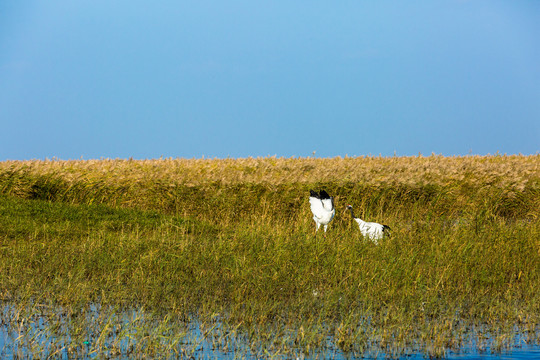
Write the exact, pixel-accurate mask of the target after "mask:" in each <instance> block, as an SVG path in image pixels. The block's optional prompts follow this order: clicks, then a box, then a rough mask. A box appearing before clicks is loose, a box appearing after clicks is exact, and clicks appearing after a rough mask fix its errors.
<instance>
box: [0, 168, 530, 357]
mask: <svg viewBox="0 0 540 360" xmlns="http://www.w3.org/2000/svg"><path fill="white" fill-rule="evenodd" d="M270 160H271V159H270ZM122 164H123V166H124V167H123V168H122V169H123V170H122V171H124V172H126V173H129V172H128V171H127V170H126V169H129V167H128V165H126V164H124V163H122ZM239 164H240V165H241V164H242V163H241V162H240V163H239ZM143 165H145V166H146V165H148V164H147V163H144V164H143ZM206 166H210V165H209V164H206ZM395 166H397V165H395ZM482 166H484V165H482ZM253 168H254V169H257V167H256V166H255V167H253ZM133 169H134V171H136V170H137V167H134V168H133ZM63 170H64V171H67V170H66V169H63V168H57V174H53V175H51V174H48V175H47V176H45V175H40V176H38V175H35V174H33V173H25V172H24V171H15V172H12V173H7V172H4V173H0V189H2V191H3V192H4V193H7V194H13V195H18V196H20V197H26V198H33V199H35V200H24V199H21V198H20V197H13V196H12V195H9V196H6V195H4V196H0V273H1V274H2V276H1V277H0V296H1V297H2V298H3V299H4V300H5V301H8V302H9V303H10V304H12V305H13V306H14V307H15V308H16V309H18V310H17V311H19V315H18V316H19V318H17V317H15V316H11V315H10V316H9V317H4V316H3V317H2V319H3V320H4V321H5V319H10V320H9V326H15V325H17V324H19V325H20V324H21V321H22V320H21V319H26V320H25V321H26V322H28V321H31V316H33V315H32V314H34V315H35V314H39V313H40V312H45V313H47V319H48V321H47V331H52V330H51V329H53V330H54V329H63V328H65V327H68V328H69V331H68V330H65V331H66V332H69V339H68V341H67V342H66V341H64V342H59V344H63V345H62V346H66V348H69V347H70V346H71V347H73V348H74V350H73V351H79V352H80V351H82V350H81V349H83V348H78V347H77V346H81V345H80V344H81V343H84V341H89V344H91V345H92V346H93V347H92V346H91V347H90V348H88V351H112V352H111V353H108V354H109V355H114V353H115V352H117V351H120V352H122V351H123V352H127V350H126V349H128V348H129V346H127V345H126V346H125V349H122V346H123V345H122V341H127V340H125V339H134V340H133V342H132V343H130V344H133V346H134V347H137V348H136V350H137V351H144V352H147V353H149V354H152V353H156V354H157V353H173V354H174V353H175V352H178V351H181V349H182V348H183V349H184V350H185V351H188V350H186V349H188V346H187V345H186V346H184V347H182V346H181V345H179V344H182V342H183V341H185V338H183V337H182V336H184V335H182V334H184V332H185V331H187V330H186V327H185V326H184V325H181V324H182V321H183V320H194V319H196V320H198V321H200V324H201V329H202V330H201V333H204V332H205V331H206V332H207V333H206V335H207V336H206V338H205V339H206V340H207V341H210V342H212V344H216V346H217V344H221V345H220V346H222V347H227V346H230V344H234V342H233V340H232V339H236V338H238V339H245V340H246V341H247V342H246V343H247V344H253V349H254V350H256V351H260V352H261V354H262V355H264V354H265V353H264V351H266V352H268V353H269V354H282V353H295V351H311V350H313V349H317V348H324V347H325V346H328V344H329V342H330V343H331V344H333V345H334V346H336V347H337V348H339V349H342V350H344V351H352V352H361V351H364V350H366V349H370V350H371V351H381V352H385V353H389V354H395V353H400V352H402V351H407V349H420V350H421V351H424V352H426V353H427V354H432V355H440V354H444V351H445V349H452V348H460V347H461V346H466V345H467V344H471V343H472V344H475V346H478V347H482V346H485V341H484V342H482V340H481V339H480V338H478V339H473V338H472V336H473V335H472V332H471V330H470V329H471V328H473V327H474V328H475V329H480V331H477V332H476V333H478V334H489V335H490V339H492V343H491V346H492V348H494V349H497V348H499V349H504V347H505V346H506V345H507V344H510V343H512V338H511V336H510V335H511V334H512V333H513V332H514V330H515V329H514V326H516V325H517V326H518V327H519V328H520V329H521V330H531V332H529V333H527V334H528V336H530V338H531V340H534V341H538V322H539V319H538V314H540V311H539V310H540V309H539V305H538V304H540V301H539V300H540V299H539V297H540V296H539V295H538V291H537V289H538V288H539V285H540V260H539V259H540V252H539V251H540V244H539V240H538V239H540V226H539V221H538V210H537V209H538V207H535V206H536V205H538V204H539V203H540V201H539V198H540V196H539V194H540V192H539V190H538V187H537V186H538V180H537V179H536V180H534V177H533V178H532V180H531V179H529V181H528V182H526V183H522V182H521V181H519V178H518V177H516V178H515V179H514V180H515V183H516V184H517V185H515V186H514V185H511V184H504V186H502V187H501V186H498V185H497V186H487V183H486V184H484V185H482V184H481V183H479V184H473V183H468V184H467V186H460V183H459V181H458V182H456V181H454V182H451V181H450V182H449V183H448V184H447V185H441V183H444V181H443V180H444V179H443V180H441V179H439V180H438V182H437V183H435V182H434V183H433V184H429V183H428V184H423V185H421V184H412V185H410V184H409V185H407V184H405V182H402V183H400V184H397V185H396V186H389V185H388V184H386V185H385V186H381V187H377V186H376V184H375V183H361V184H353V183H350V182H329V183H312V184H307V183H306V184H302V183H290V184H288V183H276V184H268V183H266V184H265V183H241V182H240V183H236V184H224V183H212V182H211V183H206V184H199V185H196V186H195V185H194V186H191V187H187V186H183V185H180V184H175V183H174V182H171V183H163V181H164V180H163V181H161V180H159V179H160V177H159V174H157V173H150V174H149V175H148V176H149V177H150V178H153V182H148V183H145V184H139V183H137V182H133V183H132V184H131V185H130V186H131V187H128V188H123V187H118V186H116V185H115V183H114V181H113V180H112V179H111V174H106V175H104V177H103V179H102V180H99V178H96V177H93V178H91V179H90V180H88V179H86V178H84V176H83V177H82V180H80V181H79V182H77V181H75V180H73V179H71V180H70V181H67V180H65V178H64V177H63V176H64V175H62V171H63ZM238 171H244V170H238ZM254 171H255V170H254ZM282 171H285V170H283V169H282ZM306 171H309V169H308V170H306ZM473 173H474V171H473ZM71 174H73V172H71ZM527 174H529V175H528V176H529V177H530V176H531V175H530V172H527ZM248 175H249V176H251V175H252V172H250V173H249V174H248ZM94 176H95V174H94ZM125 176H127V175H125ZM246 176H247V175H246ZM471 176H472V175H471ZM536 176H537V177H538V175H536ZM75 178H76V177H75ZM156 178H157V179H156ZM163 179H165V178H163ZM488 179H491V178H489V177H488ZM87 180H88V181H87ZM167 181H170V180H167ZM316 181H318V180H317V179H314V182H316ZM475 181H476V180H475ZM524 184H525V185H524ZM535 184H536V185H535ZM143 185H144V186H143ZM312 186H316V187H323V186H324V187H326V188H327V189H329V190H330V191H331V193H332V194H334V195H335V196H336V204H337V205H338V212H337V214H336V218H335V220H334V221H333V222H332V223H331V225H330V227H329V231H328V233H327V237H326V238H324V237H323V236H321V235H322V234H319V235H317V237H315V236H314V233H313V230H314V225H313V223H312V220H311V216H310V213H309V205H308V204H307V195H306V194H308V191H307V190H308V189H309V188H310V187H312ZM135 189H138V190H137V191H135ZM40 199H41V200H40ZM47 200H48V201H47ZM348 202H352V203H353V205H355V208H357V209H358V210H357V211H358V214H359V215H360V216H362V217H365V218H366V219H367V220H375V221H384V222H385V223H388V224H389V225H390V226H391V227H392V229H393V232H392V236H391V237H390V238H387V239H385V241H382V242H381V245H379V246H374V245H373V244H372V243H370V242H369V241H364V240H362V239H361V238H360V234H359V231H358V229H357V228H356V227H354V226H353V224H351V221H350V218H349V217H348V216H349V215H348V214H347V213H345V212H344V211H343V210H344V209H342V207H344V206H345V204H346V203H348ZM69 203H71V204H69ZM94 204H95V205H94ZM115 205H122V206H124V208H117V207H115ZM88 304H99V305H100V306H103V307H104V308H105V309H113V310H114V311H113V310H107V311H100V312H99V316H98V318H99V319H100V320H99V321H95V322H93V323H92V322H88V321H89V318H88V316H90V315H89V314H91V313H92V312H91V311H89V308H88ZM109 307H111V308H109ZM58 308H61V309H63V310H62V314H66V315H65V316H64V317H59V316H57V315H55V314H56V313H55V311H56V310H53V309H58ZM133 308H140V309H144V311H142V310H141V312H140V314H144V315H141V319H139V320H137V321H135V320H133V321H131V322H132V323H133V324H132V325H131V329H142V328H145V329H146V330H144V331H142V330H141V331H135V332H130V331H131V330H127V329H128V328H130V326H127V325H126V324H125V321H124V320H122V319H121V317H122V315H119V314H122V311H123V310H125V309H133ZM43 309H49V310H47V311H45V310H43ZM25 312H26V313H25ZM149 313H150V314H154V315H155V316H156V317H157V319H158V321H157V322H152V321H150V320H149V317H148V316H149V315H147V314H149ZM17 319H19V320H17ZM51 319H52V321H51ZM65 319H69V321H68V322H65ZM217 319H219V324H220V325H219V326H215V322H216V321H217ZM182 326H184V327H182ZM156 329H159V331H158V330H156ZM167 329H168V330H167ZM182 329H184V330H182ZM54 331H57V330H54ZM155 331H158V333H159V334H161V335H159V334H158V333H156V332H155ZM147 333H148V334H147ZM119 334H120V335H121V336H120V335H119ZM144 334H147V336H146V337H145V335H144ZM152 334H153V335H152ZM115 336H116V337H115ZM328 336H330V340H329V338H328ZM38 338H39V337H38V336H36V335H35V334H34V335H31V334H30V335H25V336H24V337H23V338H21V339H24V340H25V341H29V342H30V343H32V341H34V342H33V343H32V344H34V345H32V346H41V345H36V344H37V342H36V341H35V340H36V339H38ZM64 339H65V337H64ZM88 339H90V340H88ZM120 339H124V340H120ZM228 344H229V345H228ZM143 347H144V348H143ZM167 349H168V350H167ZM179 349H180V350H179ZM83 350H84V349H83ZM134 351H135V350H134ZM194 351H195V350H194Z"/></svg>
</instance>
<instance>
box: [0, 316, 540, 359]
mask: <svg viewBox="0 0 540 360" xmlns="http://www.w3.org/2000/svg"><path fill="white" fill-rule="evenodd" d="M0 315H2V317H1V322H0V358H2V359H15V358H21V357H22V358H27V357H28V358H51V357H52V358H59V359H73V358H77V359H81V358H82V359H92V358H114V359H130V358H134V357H135V358H137V357H143V356H144V357H146V358H196V359H260V358H273V359H337V360H346V359H357V358H359V359H381V358H399V359H411V360H417V359H418V360H419V359H425V358H428V357H429V350H428V349H423V350H418V349H422V346H421V344H420V346H418V348H417V349H410V350H405V351H401V352H400V353H387V352H384V351H383V350H381V349H380V348H379V347H377V345H376V344H374V345H373V346H372V347H369V346H368V347H367V348H365V351H364V352H362V353H351V352H348V353H344V352H343V351H341V350H340V349H339V348H337V347H336V346H335V345H334V344H333V342H332V339H328V340H327V344H326V345H325V348H323V349H316V350H313V349H311V351H309V353H307V354H305V353H304V352H303V350H302V349H299V348H294V346H293V347H289V348H288V349H287V351H282V350H280V349H277V350H276V349H275V348H272V347H271V346H270V347H267V348H265V347H259V348H253V347H252V346H251V344H250V343H249V338H248V337H247V336H245V335H244V334H242V333H241V332H235V331H234V329H232V330H231V328H227V327H225V326H222V324H221V323H220V321H219V319H218V318H217V317H216V319H215V320H212V321H210V322H206V323H205V324H202V323H200V322H198V321H188V322H185V321H180V322H178V321H173V320H171V319H168V318H167V315H165V318H163V317H156V316H153V315H151V314H148V313H146V312H144V311H142V310H131V311H121V312H118V311H116V310H115V309H102V308H101V307H100V306H95V305H93V306H91V307H90V308H89V309H88V310H87V311H85V312H83V313H82V315H80V319H75V320H74V318H72V315H69V316H68V315H66V314H65V313H64V312H62V310H61V309H59V310H57V312H56V313H55V314H54V315H53V316H51V315H50V314H49V315H44V314H43V313H41V312H40V311H36V310H35V308H32V309H31V311H29V312H25V310H22V311H21V310H20V309H16V308H15V307H14V306H10V305H5V306H3V308H2V311H1V312H0ZM56 315H58V316H56ZM79 320H80V322H79ZM81 326H83V327H84V328H81ZM470 338H471V339H474V338H475V336H471V337H470ZM539 339H540V337H539V336H538V335H536V336H535V337H533V341H536V343H534V342H531V343H527V340H530V338H529V339H525V338H524V337H523V336H522V335H521V334H520V333H519V332H517V330H516V334H515V337H514V338H512V339H511V341H508V342H507V343H506V344H505V346H504V347H499V348H496V347H495V345H494V344H495V343H496V341H495V340H494V339H490V338H489V337H488V338H486V337H483V340H482V344H478V343H476V342H475V341H474V340H472V341H470V342H469V343H468V344H467V345H465V346H464V347H463V348H461V349H458V350H453V351H452V350H447V351H446V352H444V354H443V355H442V357H443V358H445V359H451V360H472V359H485V360H495V359H540V344H539V342H538V340H539ZM268 349H270V350H268Z"/></svg>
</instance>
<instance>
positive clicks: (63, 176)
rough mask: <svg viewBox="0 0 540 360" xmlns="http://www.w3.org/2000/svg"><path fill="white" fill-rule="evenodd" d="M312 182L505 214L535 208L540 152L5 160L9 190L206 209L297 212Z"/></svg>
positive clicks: (366, 199)
mask: <svg viewBox="0 0 540 360" xmlns="http://www.w3.org/2000/svg"><path fill="white" fill-rule="evenodd" d="M310 187H325V188H327V189H328V190H329V191H331V193H333V194H334V195H335V197H336V202H337V203H338V206H341V205H345V204H344V203H345V202H350V203H352V204H353V205H355V206H359V207H360V208H361V209H362V211H363V212H362V213H361V214H360V215H363V216H368V215H369V214H372V213H373V214H376V215H381V214H382V213H383V212H386V213H388V211H393V212H396V213H397V214H403V213H404V212H410V211H411V206H413V207H414V206H416V205H418V204H422V205H423V206H424V205H426V204H429V209H428V210H429V211H430V212H431V214H432V215H435V216H452V217H462V216H464V214H465V215H467V216H476V215H478V213H480V212H485V211H487V209H488V210H489V212H490V213H492V214H494V215H497V216H504V217H514V218H525V217H536V216H537V214H538V209H539V208H540V195H539V192H540V155H532V156H522V155H512V156H499V155H497V156H465V157H443V156H428V157H423V156H418V157H354V158H351V157H345V158H341V157H336V158H330V159H316V158H275V157H266V158H246V159H158V160H108V159H105V160H70V161H61V160H52V161H37V160H36V161H5V162H1V163H0V193H4V194H10V195H15V196H19V197H24V198H43V199H48V200H55V201H64V202H70V203H87V204H88V203H106V204H109V205H112V206H122V207H136V208H140V209H155V210H159V211H165V212H168V213H178V214H183V215H190V216H197V217H199V218H201V217H202V218H208V217H210V218H212V219H214V218H215V217H216V216H218V217H222V218H223V217H225V218H227V219H229V220H230V219H235V218H238V217H246V216H260V214H261V213H264V214H270V215H272V216H273V217H274V218H276V217H277V218H279V217H280V216H286V217H287V220H290V217H291V216H294V215H295V214H296V213H297V212H298V211H302V210H301V209H302V208H305V206H304V205H305V201H306V196H305V194H306V192H307V191H308V190H309V188H310ZM424 208H425V206H424ZM425 209H427V208H425ZM301 216H302V217H304V216H305V214H304V213H302V214H301Z"/></svg>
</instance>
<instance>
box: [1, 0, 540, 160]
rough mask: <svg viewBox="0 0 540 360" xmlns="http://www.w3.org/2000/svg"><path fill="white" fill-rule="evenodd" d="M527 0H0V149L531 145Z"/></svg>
mask: <svg viewBox="0 0 540 360" xmlns="http://www.w3.org/2000/svg"><path fill="white" fill-rule="evenodd" d="M539 39H540V1H535V0H529V1H497V0H485V1H483V0H470V1H467V0H448V1H433V0H425V1H414V0H413V1H406V2H405V1H400V2H398V1H385V0H382V1H339V2H335V1H333V2H330V1H325V2H323V1H247V0H246V1H238V0H231V1H206V0H203V1H177V0H175V1H166V0H164V1H151V2H150V1H139V0H130V1H127V0H115V1H110V0H107V1H104V0H78V1H71V0H70V1H67V0H65V1H61V0H48V1H37V0H34V1H32V0H29V1H15V0H6V1H2V2H0V122H1V129H2V131H1V132H0V161H1V160H8V159H9V160H25V159H45V158H53V157H56V158H60V159H79V158H81V157H82V158H84V159H95V158H98V159H99V158H129V157H133V158H136V159H145V158H159V157H160V156H164V157H173V158H175V157H181V158H200V157H202V156H204V157H210V158H213V157H219V158H224V157H249V156H268V155H276V156H280V157H281V156H284V157H291V156H299V157H304V156H311V155H312V154H313V152H315V155H316V156H318V157H334V156H345V155H348V156H358V155H379V154H380V155H383V156H393V155H394V154H397V155H417V154H418V153H422V154H424V155H429V154H431V153H436V154H443V155H448V156H450V155H467V154H480V155H485V154H494V153H496V152H499V153H508V154H517V153H522V154H535V153H538V152H539V151H540V40H539Z"/></svg>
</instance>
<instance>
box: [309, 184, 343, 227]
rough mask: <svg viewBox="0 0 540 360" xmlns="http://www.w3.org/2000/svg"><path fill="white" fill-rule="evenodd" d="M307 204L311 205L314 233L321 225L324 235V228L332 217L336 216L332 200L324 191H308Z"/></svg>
mask: <svg viewBox="0 0 540 360" xmlns="http://www.w3.org/2000/svg"><path fill="white" fill-rule="evenodd" d="M309 193H310V196H309V203H310V204H311V212H312V213H313V220H315V224H316V225H317V228H316V229H315V232H316V231H317V230H319V228H320V227H321V225H323V227H324V232H325V233H326V228H327V227H328V224H329V223H330V221H332V219H333V218H334V215H335V214H336V209H335V208H334V198H333V197H331V196H330V195H328V193H327V192H326V191H325V190H321V191H320V192H319V193H316V192H315V191H313V190H309Z"/></svg>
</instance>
